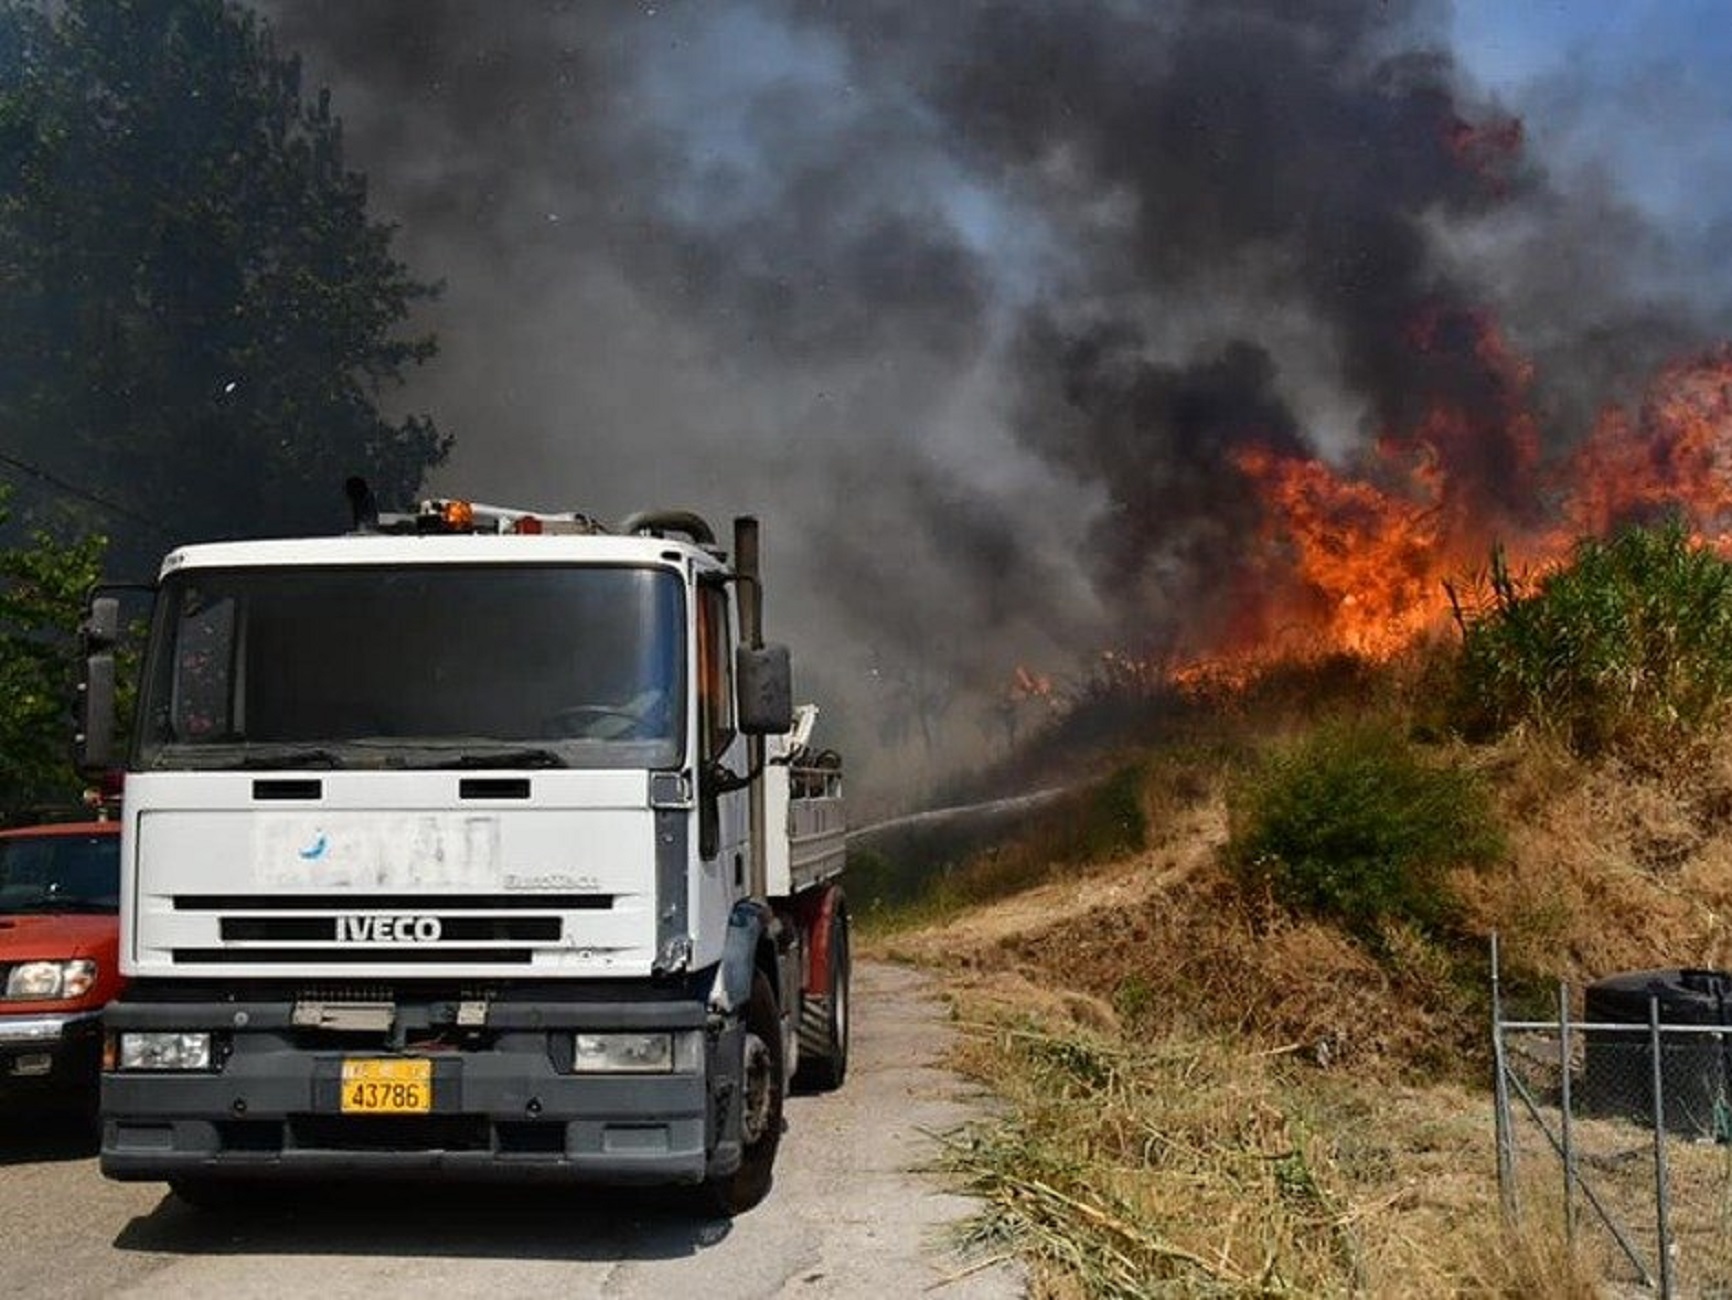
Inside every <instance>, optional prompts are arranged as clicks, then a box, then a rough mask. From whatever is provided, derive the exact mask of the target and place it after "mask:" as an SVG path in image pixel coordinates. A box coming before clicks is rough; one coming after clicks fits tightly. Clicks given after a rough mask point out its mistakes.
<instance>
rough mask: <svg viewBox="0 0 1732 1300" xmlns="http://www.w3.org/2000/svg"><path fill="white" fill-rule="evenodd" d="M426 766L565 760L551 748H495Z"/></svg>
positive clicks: (559, 764)
mask: <svg viewBox="0 0 1732 1300" xmlns="http://www.w3.org/2000/svg"><path fill="white" fill-rule="evenodd" d="M425 766H427V767H431V768H441V767H564V766H565V760H564V759H563V758H561V757H560V756H559V755H558V754H556V753H554V752H553V751H552V750H551V749H493V750H471V751H470V752H468V753H466V754H458V755H456V756H455V757H453V758H449V759H446V760H444V761H443V762H438V763H428V764H426V765H425Z"/></svg>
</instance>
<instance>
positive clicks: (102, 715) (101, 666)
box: [72, 596, 120, 778]
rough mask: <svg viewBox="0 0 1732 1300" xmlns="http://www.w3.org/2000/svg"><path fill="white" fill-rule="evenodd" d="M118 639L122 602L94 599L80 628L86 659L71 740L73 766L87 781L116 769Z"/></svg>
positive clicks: (112, 599)
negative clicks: (115, 714)
mask: <svg viewBox="0 0 1732 1300" xmlns="http://www.w3.org/2000/svg"><path fill="white" fill-rule="evenodd" d="M119 638H120V601H119V599H118V598H116V597H114V596H96V597H94V598H92V600H91V602H90V606H89V608H88V609H87V610H86V611H85V616H84V622H83V623H82V624H80V626H79V629H78V642H79V646H80V648H81V649H82V650H83V652H84V659H83V663H82V665H81V667H80V671H79V674H78V704H77V732H76V733H75V734H74V736H73V739H72V748H73V763H74V764H75V765H76V766H77V768H78V770H79V772H80V773H81V774H82V775H84V776H85V777H88V778H94V777H98V776H101V775H102V774H103V773H105V772H107V771H108V770H109V769H110V768H112V767H113V766H114V708H115V674H114V645H115V642H116V641H117V640H119Z"/></svg>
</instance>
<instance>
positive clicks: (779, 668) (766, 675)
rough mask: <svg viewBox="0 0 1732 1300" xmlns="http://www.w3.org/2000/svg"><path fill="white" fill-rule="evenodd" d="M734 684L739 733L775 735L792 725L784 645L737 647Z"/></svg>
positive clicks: (790, 681) (791, 696) (791, 694)
mask: <svg viewBox="0 0 1732 1300" xmlns="http://www.w3.org/2000/svg"><path fill="white" fill-rule="evenodd" d="M734 682H735V686H736V688H737V689H738V691H739V693H740V719H739V721H740V730H741V731H743V732H744V733H745V734H746V735H748V736H776V735H780V734H781V733H782V732H784V731H786V730H788V728H790V727H792V726H793V725H794V684H793V670H792V669H791V668H790V667H789V664H788V647H787V646H785V645H767V646H749V645H743V646H739V647H736V649H735V650H734Z"/></svg>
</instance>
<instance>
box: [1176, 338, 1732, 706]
mask: <svg viewBox="0 0 1732 1300" xmlns="http://www.w3.org/2000/svg"><path fill="white" fill-rule="evenodd" d="M1457 323H1458V324H1459V321H1458V322H1457ZM1473 327H1474V329H1475V330H1476V333H1475V336H1474V338H1473V340H1472V346H1471V349H1470V352H1471V356H1472V358H1473V361H1474V363H1475V365H1476V366H1477V368H1478V372H1479V373H1478V374H1476V375H1475V376H1474V383H1475V386H1476V389H1477V391H1478V393H1479V396H1478V398H1477V399H1476V402H1475V404H1474V411H1477V415H1476V414H1474V413H1472V412H1470V410H1469V408H1468V406H1467V405H1465V404H1464V405H1462V406H1451V405H1448V404H1444V403H1439V404H1436V405H1434V406H1433V407H1432V408H1431V409H1429V410H1427V411H1426V412H1425V413H1424V414H1423V415H1422V416H1421V417H1420V418H1419V419H1418V420H1417V421H1416V422H1415V424H1414V426H1413V427H1412V428H1409V429H1405V430H1392V431H1389V432H1387V433H1386V434H1385V435H1384V437H1383V438H1382V439H1380V440H1379V443H1378V448H1377V454H1376V455H1375V456H1374V457H1371V458H1368V459H1367V461H1366V462H1364V463H1362V464H1361V465H1359V466H1356V467H1355V471H1343V470H1338V469H1336V468H1334V467H1332V466H1331V465H1329V464H1328V463H1326V462H1325V461H1323V460H1320V459H1308V458H1305V457H1297V456H1291V455H1280V454H1276V453H1274V452H1272V451H1269V450H1267V449H1265V448H1262V447H1250V448H1245V449H1242V450H1240V451H1239V452H1238V453H1237V454H1236V455H1235V456H1234V458H1233V463H1234V465H1235V467H1236V468H1237V469H1238V471H1239V472H1240V473H1241V474H1243V475H1244V476H1245V477H1246V479H1247V480H1248V481H1249V483H1250V484H1251V485H1252V488H1253V491H1254V494H1255V496H1256V498H1257V500H1258V501H1259V502H1260V504H1261V506H1262V511H1263V520H1262V525H1261V528H1260V531H1259V535H1258V537H1257V539H1256V551H1255V555H1254V558H1253V563H1254V565H1255V567H1256V570H1257V574H1258V577H1259V579H1260V581H1259V583H1257V584H1255V585H1256V595H1255V596H1254V598H1253V599H1254V600H1255V602H1256V603H1257V606H1258V607H1257V609H1256V610H1254V611H1252V612H1251V613H1250V614H1249V615H1246V614H1245V613H1243V612H1242V613H1241V616H1240V617H1239V619H1238V620H1237V622H1236V627H1238V628H1239V629H1241V635H1240V636H1239V637H1238V638H1236V640H1235V641H1234V642H1233V643H1232V644H1227V645H1221V646H1216V647H1213V648H1211V650H1210V651H1209V652H1207V653H1205V654H1203V655H1201V656H1199V657H1198V658H1196V659H1195V660H1194V661H1191V662H1188V663H1186V664H1184V665H1182V666H1181V667H1179V668H1178V669H1175V670H1170V671H1169V673H1168V679H1169V681H1171V682H1172V683H1173V684H1175V685H1177V686H1179V687H1181V688H1183V689H1190V688H1193V687H1196V688H1201V687H1203V686H1208V685H1211V684H1218V683H1219V682H1221V681H1234V680H1239V681H1242V680H1244V679H1245V678H1246V677H1248V676H1255V675H1256V671H1257V667H1256V666H1257V665H1258V664H1259V663H1262V662H1267V661H1269V660H1270V659H1271V658H1273V657H1275V656H1273V655H1272V653H1271V652H1272V649H1273V647H1275V646H1276V645H1281V646H1283V647H1284V648H1285V651H1286V653H1287V654H1288V656H1289V657H1291V656H1292V655H1294V654H1297V655H1299V656H1301V657H1315V656H1321V655H1325V654H1334V653H1343V652H1345V653H1349V654H1354V655H1358V656H1362V657H1365V658H1371V659H1385V658H1388V657H1390V656H1392V655H1394V654H1397V653H1399V652H1400V651H1402V650H1403V649H1405V648H1406V647H1408V646H1410V645H1412V644H1413V643H1414V642H1415V641H1416V639H1418V638H1420V637H1422V636H1424V635H1426V634H1428V633H1431V632H1434V631H1437V630H1439V629H1441V628H1442V627H1444V626H1446V625H1447V623H1448V620H1449V617H1450V604H1449V597H1448V593H1447V590H1446V586H1445V584H1446V583H1447V582H1449V581H1450V580H1452V579H1458V578H1461V577H1462V576H1464V575H1465V574H1467V573H1469V572H1473V571H1476V570H1479V569H1482V568H1483V566H1484V565H1485V563H1486V561H1487V559H1488V557H1489V556H1490V553H1491V550H1492V548H1493V546H1494V545H1499V544H1501V545H1502V546H1503V547H1504V548H1505V550H1506V552H1507V554H1508V556H1509V558H1510V562H1511V563H1512V565H1514V566H1515V567H1517V568H1518V569H1524V570H1527V571H1529V572H1543V571H1544V570H1545V569H1547V568H1550V567H1552V566H1554V565H1556V564H1559V563H1561V562H1563V561H1564V560H1565V558H1566V557H1567V556H1568V553H1569V550H1570V547H1571V546H1572V545H1573V543H1574V542H1575V541H1576V540H1577V539H1579V538H1580V537H1583V536H1589V535H1593V536H1601V535H1605V534H1607V533H1609V532H1611V531H1612V530H1614V529H1615V528H1617V527H1618V526H1620V525H1623V524H1627V523H1630V522H1635V521H1640V520H1643V519H1646V518H1652V517H1654V516H1656V515H1658V514H1660V513H1662V512H1666V511H1676V512H1679V513H1681V514H1682V516H1683V517H1684V518H1685V520H1686V522H1687V523H1688V524H1689V526H1690V527H1691V528H1692V529H1693V530H1694V531H1695V532H1696V534H1697V535H1698V536H1699V537H1700V538H1702V540H1703V541H1704V542H1705V543H1707V544H1711V545H1714V546H1716V547H1717V548H1718V549H1720V550H1721V551H1722V553H1727V554H1732V345H1727V346H1723V347H1720V348H1717V349H1715V350H1713V351H1711V352H1709V353H1707V354H1704V355H1702V356H1698V357H1695V358H1692V359H1689V360H1685V361H1679V362H1675V363H1673V364H1671V365H1669V366H1667V367H1665V368H1664V369H1663V370H1662V371H1661V372H1660V373H1659V374H1658V375H1656V376H1655V378H1654V379H1653V381H1652V382H1651V383H1650V385H1649V387H1648V389H1647V391H1646V393H1645V395H1644V397H1643V400H1642V401H1641V403H1640V406H1639V408H1638V409H1637V410H1636V412H1635V413H1634V414H1631V413H1630V412H1628V411H1625V410H1623V409H1620V408H1616V407H1609V408H1608V409H1607V410H1606V411H1604V412H1603V413H1602V415H1601V416H1600V417H1599V419H1598V420H1597V421H1596V423H1595V426H1594V428H1593V430H1592V432H1591V433H1590V435H1589V436H1588V437H1587V438H1586V439H1585V440H1584V441H1583V442H1582V443H1581V444H1580V445H1579V446H1578V447H1577V448H1576V449H1575V450H1574V451H1573V452H1572V453H1570V454H1568V455H1567V456H1565V457H1563V458H1562V459H1560V460H1558V461H1557V462H1555V463H1553V464H1550V465H1547V464H1545V463H1544V462H1543V458H1542V456H1541V452H1540V439H1539V431H1538V423H1537V420H1536V419H1535V417H1534V416H1533V414H1532V412H1531V411H1530V410H1529V409H1528V406H1527V391H1528V387H1529V384H1530V381H1531V377H1532V367H1531V365H1530V364H1529V363H1528V362H1527V361H1526V360H1525V359H1523V358H1520V357H1518V356H1516V355H1515V354H1514V353H1513V352H1512V351H1511V349H1510V348H1509V347H1508V345H1507V344H1506V343H1505V342H1504V340H1503V339H1502V337H1501V335H1500V334H1499V333H1498V332H1497V330H1496V329H1495V327H1493V326H1491V325H1490V324H1489V323H1488V322H1485V321H1474V322H1473ZM1436 331H1437V324H1436V322H1435V321H1421V322H1419V323H1418V324H1417V325H1416V326H1415V329H1414V332H1413V334H1412V336H1411V338H1410V340H1409V341H1410V342H1411V343H1412V344H1413V345H1414V346H1415V347H1416V349H1418V350H1420V351H1424V350H1426V349H1427V348H1429V347H1430V346H1432V344H1433V343H1434V342H1435V340H1436V337H1437V334H1436ZM1456 359H1457V360H1459V359H1460V356H1459V355H1458V356H1457V358H1456Z"/></svg>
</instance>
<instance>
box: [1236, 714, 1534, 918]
mask: <svg viewBox="0 0 1732 1300" xmlns="http://www.w3.org/2000/svg"><path fill="white" fill-rule="evenodd" d="M1229 811H1230V815H1231V834H1230V837H1229V840H1228V844H1227V848H1226V853H1227V860H1228V863H1229V865H1230V866H1231V867H1232V869H1233V870H1234V872H1235V873H1236V874H1237V875H1238V877H1239V878H1240V880H1241V882H1242V883H1244V884H1246V885H1247V886H1249V887H1251V888H1254V889H1259V890H1267V892H1268V893H1269V894H1270V895H1271V896H1272V897H1273V898H1274V899H1275V900H1276V901H1278V902H1280V903H1282V904H1283V905H1285V906H1288V907H1291V908H1293V909H1294V910H1296V911H1300V912H1306V913H1310V914H1313V915H1317V916H1323V917H1328V918H1332V919H1335V920H1339V921H1341V922H1343V923H1344V924H1346V925H1347V926H1348V927H1349V928H1351V929H1352V930H1354V931H1355V932H1356V933H1359V934H1361V935H1362V936H1370V935H1374V934H1376V932H1377V931H1378V929H1379V927H1380V926H1381V925H1382V924H1383V923H1385V922H1406V923H1408V924H1411V925H1414V926H1417V927H1419V928H1420V929H1421V930H1423V931H1434V930H1436V929H1438V928H1440V927H1442V926H1445V925H1447V923H1448V922H1449V921H1450V920H1451V919H1452V916H1453V914H1454V911H1455V904H1454V900H1453V898H1452V897H1451V895H1450V893H1449V890H1448V887H1447V883H1446V880H1445V876H1446V873H1447V872H1448V871H1449V869H1450V868H1452V867H1456V866H1461V865H1468V864H1474V865H1477V864H1483V863H1486V862H1490V861H1492V860H1493V859H1495V858H1496V857H1498V856H1499V855H1500V854H1501V853H1502V851H1503V836H1502V834H1501V831H1500V829H1499V827H1498V824H1497V821H1496V817H1495V814H1494V812H1493V810H1492V806H1491V802H1490V799H1489V797H1488V795H1487V793H1486V792H1485V790H1484V789H1483V788H1482V787H1481V785H1480V784H1479V782H1478V781H1477V780H1476V779H1475V777H1474V776H1473V775H1472V774H1471V773H1469V772H1467V771H1465V770H1463V769H1461V768H1459V767H1455V766H1450V765H1439V764H1436V763H1433V762H1429V761H1427V760H1426V758H1425V756H1424V755H1423V754H1422V752H1421V751H1420V750H1419V749H1418V747H1417V746H1415V745H1413V744H1412V743H1411V742H1409V741H1408V740H1407V739H1406V738H1405V737H1404V736H1402V735H1401V734H1400V733H1399V732H1397V731H1396V730H1395V729H1394V728H1392V727H1391V726H1389V725H1387V724H1384V723H1378V722H1363V721H1354V722H1337V723H1331V724H1327V725H1325V726H1323V727H1320V728H1318V729H1317V730H1315V731H1312V732H1310V733H1308V734H1306V735H1305V736H1303V737H1301V738H1299V739H1298V740H1296V741H1295V742H1293V743H1291V744H1289V745H1287V746H1284V747H1282V748H1279V749H1277V750H1274V751H1273V752H1271V753H1270V754H1269V755H1268V756H1267V757H1266V758H1265V759H1264V760H1263V761H1262V762H1261V763H1260V764H1258V765H1257V766H1256V767H1255V768H1254V769H1253V770H1252V771H1251V772H1250V773H1249V774H1247V775H1246V776H1245V777H1244V778H1243V779H1242V780H1241V781H1240V783H1239V784H1238V786H1237V788H1236V789H1235V790H1234V792H1233V795H1232V799H1231V805H1230V809H1229Z"/></svg>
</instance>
